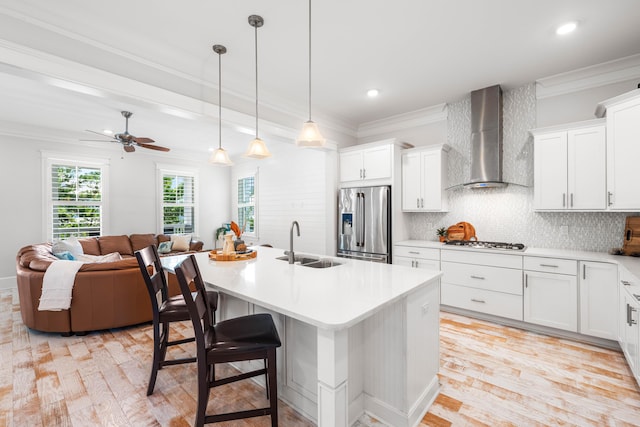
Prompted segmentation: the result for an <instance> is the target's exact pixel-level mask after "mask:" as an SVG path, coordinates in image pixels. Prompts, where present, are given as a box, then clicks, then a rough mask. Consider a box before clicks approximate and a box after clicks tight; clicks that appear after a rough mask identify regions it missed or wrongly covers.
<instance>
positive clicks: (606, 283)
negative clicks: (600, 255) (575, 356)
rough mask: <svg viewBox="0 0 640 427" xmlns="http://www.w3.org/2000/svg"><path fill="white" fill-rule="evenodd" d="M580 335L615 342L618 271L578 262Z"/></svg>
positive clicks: (592, 263)
mask: <svg viewBox="0 0 640 427" xmlns="http://www.w3.org/2000/svg"><path fill="white" fill-rule="evenodd" d="M579 271H580V333H581V334H585V335H591V336H594V337H600V338H606V339H610V340H616V338H617V335H616V332H617V329H616V327H617V324H616V318H617V317H616V315H615V313H616V312H617V304H618V288H617V286H618V267H617V266H616V265H615V264H607V263H604V262H586V261H582V262H580V269H579Z"/></svg>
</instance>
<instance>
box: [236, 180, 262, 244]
mask: <svg viewBox="0 0 640 427" xmlns="http://www.w3.org/2000/svg"><path fill="white" fill-rule="evenodd" d="M238 226H239V227H240V229H241V230H242V229H243V228H244V231H243V234H247V235H252V236H255V235H256V234H257V233H256V177H255V175H251V176H245V177H242V178H239V179H238Z"/></svg>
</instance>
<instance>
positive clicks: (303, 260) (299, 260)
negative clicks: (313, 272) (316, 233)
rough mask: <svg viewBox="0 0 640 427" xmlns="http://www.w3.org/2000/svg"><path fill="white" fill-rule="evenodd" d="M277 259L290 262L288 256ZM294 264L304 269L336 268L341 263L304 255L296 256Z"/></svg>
mask: <svg viewBox="0 0 640 427" xmlns="http://www.w3.org/2000/svg"><path fill="white" fill-rule="evenodd" d="M276 259H279V260H282V261H289V257H288V256H287V255H284V256H279V257H277V258H276ZM293 263H294V264H298V265H301V266H303V267H313V268H327V267H335V266H336V265H340V263H338V262H336V261H332V260H330V259H319V258H314V257H309V256H304V255H296V256H294V258H293Z"/></svg>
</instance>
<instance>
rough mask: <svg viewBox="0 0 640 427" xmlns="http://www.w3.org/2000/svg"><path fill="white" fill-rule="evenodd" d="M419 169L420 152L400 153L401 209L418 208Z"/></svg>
mask: <svg viewBox="0 0 640 427" xmlns="http://www.w3.org/2000/svg"><path fill="white" fill-rule="evenodd" d="M420 169H421V166H420V153H415V152H414V153H405V154H403V155H402V210H404V211H415V210H418V209H420V199H421V198H422V193H421V190H422V189H421V185H420V184H421V179H420Z"/></svg>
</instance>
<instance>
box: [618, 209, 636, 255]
mask: <svg viewBox="0 0 640 427" xmlns="http://www.w3.org/2000/svg"><path fill="white" fill-rule="evenodd" d="M622 253H624V254H625V255H635V256H638V254H640V216H628V217H627V220H626V222H625V225H624V237H623V246H622Z"/></svg>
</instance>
